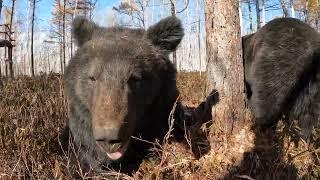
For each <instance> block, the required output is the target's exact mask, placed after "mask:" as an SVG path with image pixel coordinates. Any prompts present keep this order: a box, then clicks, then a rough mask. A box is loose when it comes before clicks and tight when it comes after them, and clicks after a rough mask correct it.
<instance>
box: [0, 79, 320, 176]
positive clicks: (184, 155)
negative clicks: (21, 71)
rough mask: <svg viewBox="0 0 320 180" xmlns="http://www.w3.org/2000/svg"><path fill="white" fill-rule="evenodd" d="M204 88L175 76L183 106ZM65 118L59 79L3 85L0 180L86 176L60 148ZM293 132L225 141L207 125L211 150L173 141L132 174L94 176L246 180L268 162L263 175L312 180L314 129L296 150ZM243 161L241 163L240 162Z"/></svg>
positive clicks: (319, 169)
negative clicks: (197, 151) (198, 153)
mask: <svg viewBox="0 0 320 180" xmlns="http://www.w3.org/2000/svg"><path fill="white" fill-rule="evenodd" d="M204 85H205V74H202V76H199V73H180V74H179V75H178V87H179V89H180V91H181V98H182V101H183V102H184V103H185V104H187V105H190V106H193V105H196V104H197V103H199V101H201V100H203V98H204V91H205V86H204ZM66 115H67V112H66V107H65V101H64V96H63V82H62V80H61V77H60V76H59V75H57V74H51V75H49V76H47V75H42V76H38V77H36V78H34V79H31V78H29V77H20V78H19V79H18V80H14V81H9V82H7V83H5V86H4V87H3V88H2V89H1V90H0V149H1V151H0V163H1V166H0V179H17V178H21V179H30V178H32V179H54V178H55V179H72V175H73V177H74V176H75V175H76V176H77V177H81V178H88V177H92V176H94V175H92V174H84V173H83V172H81V170H80V169H79V166H78V164H77V163H70V160H69V155H70V154H71V153H73V152H72V150H71V151H70V152H62V151H61V148H60V143H59V140H58V139H59V138H58V137H59V135H60V134H61V132H62V128H63V124H64V120H65V119H66ZM204 130H205V129H204ZM294 130H295V129H294V128H293V127H291V128H287V127H285V126H284V125H281V124H280V125H279V128H278V131H277V134H276V135H274V136H272V135H271V136H272V137H273V138H270V137H267V138H261V137H260V136H259V137H260V140H259V141H257V140H256V141H255V138H254V136H255V135H254V133H253V132H252V131H251V130H250V128H249V127H247V128H245V129H243V131H241V132H240V133H239V134H235V135H234V136H233V138H231V140H230V139H227V138H226V136H225V134H224V133H223V128H222V127H220V126H219V124H218V123H215V124H213V126H212V127H211V131H210V132H209V131H206V130H205V131H206V134H207V136H208V137H209V139H210V144H211V148H212V150H211V151H210V152H209V153H208V154H206V155H204V156H202V157H201V158H200V159H195V158H194V156H193V155H192V153H191V151H190V149H189V148H186V147H185V146H183V145H181V144H177V143H170V144H165V145H163V146H158V145H155V148H154V151H153V154H154V156H153V157H151V158H149V159H148V160H145V161H144V162H143V163H142V165H141V166H140V169H139V170H138V172H136V173H135V174H134V175H133V177H129V176H126V175H120V174H119V173H117V172H110V173H108V174H100V175H96V176H95V177H97V178H101V177H108V178H110V177H114V178H115V179H117V178H119V179H218V178H223V177H231V176H228V174H227V173H230V174H232V175H235V176H237V177H239V178H242V179H250V176H251V175H256V174H259V170H261V169H263V168H265V169H267V168H268V165H269V168H270V166H271V168H272V171H270V174H271V172H274V173H278V174H281V173H282V175H283V177H290V175H292V174H294V172H292V171H291V170H292V169H293V170H297V172H298V173H297V175H298V176H299V177H304V178H305V179H312V178H313V179H319V178H320V162H319V161H320V159H319V156H320V149H319V146H320V143H319V142H320V140H319V138H320V136H319V134H320V130H319V129H317V130H316V131H315V132H314V135H315V136H314V137H313V143H305V142H304V141H302V140H300V141H299V142H298V143H299V146H298V147H295V146H294V143H292V142H291V141H290V140H291V139H292V138H291V136H289V135H292V134H295V133H293V132H294ZM257 137H258V136H257ZM253 149H255V151H253ZM247 151H248V152H249V153H245V154H246V155H245V156H244V155H243V153H244V152H247ZM160 152H162V153H160ZM271 152H275V154H272V153H271ZM75 154H76V153H75ZM243 158H245V160H244V161H242V162H240V161H241V160H242V159H243ZM265 162H267V163H265ZM268 162H269V164H268ZM270 162H271V165H270ZM292 167H294V168H292ZM265 171H267V170H265ZM283 173H284V174H283ZM271 177H273V178H274V177H275V175H274V174H273V175H272V176H269V178H270V179H272V178H271ZM230 179H231V178H230Z"/></svg>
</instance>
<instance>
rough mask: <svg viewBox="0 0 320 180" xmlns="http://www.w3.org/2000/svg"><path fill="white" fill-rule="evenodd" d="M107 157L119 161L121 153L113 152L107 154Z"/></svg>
mask: <svg viewBox="0 0 320 180" xmlns="http://www.w3.org/2000/svg"><path fill="white" fill-rule="evenodd" d="M107 155H108V157H109V158H110V159H112V160H117V159H120V158H121V157H122V155H123V154H122V152H120V151H117V152H114V153H107Z"/></svg>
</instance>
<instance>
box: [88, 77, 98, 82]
mask: <svg viewBox="0 0 320 180" xmlns="http://www.w3.org/2000/svg"><path fill="white" fill-rule="evenodd" d="M89 79H90V80H91V81H96V80H97V79H96V77H94V76H89Z"/></svg>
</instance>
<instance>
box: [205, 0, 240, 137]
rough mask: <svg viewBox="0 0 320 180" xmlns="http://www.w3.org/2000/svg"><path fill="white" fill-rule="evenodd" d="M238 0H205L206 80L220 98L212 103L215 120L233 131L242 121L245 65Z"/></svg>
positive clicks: (227, 130)
mask: <svg viewBox="0 0 320 180" xmlns="http://www.w3.org/2000/svg"><path fill="white" fill-rule="evenodd" d="M238 8H239V7H238V1H237V0H206V33H207V40H206V43H207V62H208V65H207V83H208V89H207V91H208V92H210V91H211V90H212V89H216V90H217V91H218V92H219V94H220V102H219V104H217V105H216V106H215V107H213V110H212V112H213V119H214V121H215V123H218V124H220V125H222V126H221V127H224V129H225V132H226V133H227V134H229V133H236V132H237V131H238V130H239V128H242V125H243V122H244V113H245V112H246V111H245V110H246V107H245V94H244V68H243V61H242V56H241V54H242V51H241V36H240V24H239V23H240V19H239V10H238Z"/></svg>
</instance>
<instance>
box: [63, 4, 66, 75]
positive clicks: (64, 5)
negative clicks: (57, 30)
mask: <svg viewBox="0 0 320 180" xmlns="http://www.w3.org/2000/svg"><path fill="white" fill-rule="evenodd" d="M62 54H63V70H62V73H63V72H64V69H65V67H66V0H63V12H62Z"/></svg>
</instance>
